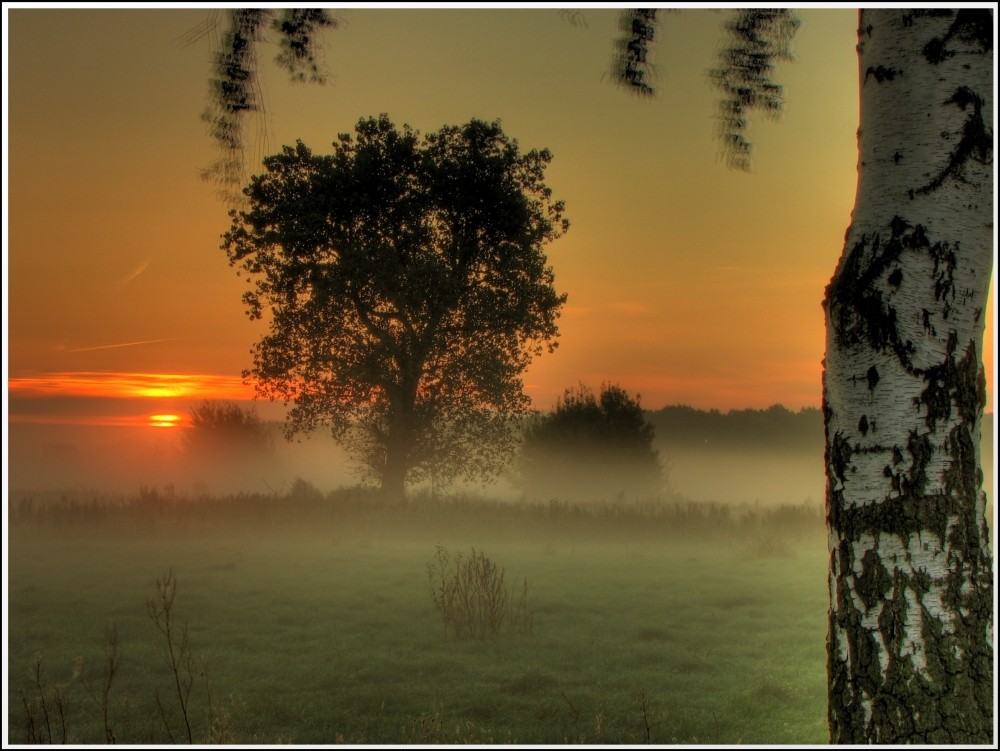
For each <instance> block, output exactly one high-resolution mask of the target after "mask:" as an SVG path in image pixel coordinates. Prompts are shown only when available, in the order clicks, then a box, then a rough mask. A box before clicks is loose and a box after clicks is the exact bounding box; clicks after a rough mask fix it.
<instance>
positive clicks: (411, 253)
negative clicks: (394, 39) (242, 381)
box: [224, 115, 569, 497]
mask: <svg viewBox="0 0 1000 751" xmlns="http://www.w3.org/2000/svg"><path fill="white" fill-rule="evenodd" d="M550 160H551V154H550V153H549V152H548V151H547V150H532V151H529V152H527V153H522V152H521V151H520V149H519V147H518V144H517V141H515V140H512V139H510V138H508V137H507V136H506V135H505V134H504V132H503V130H502V129H501V127H500V123H499V122H494V123H487V122H483V121H480V120H472V121H470V122H468V123H466V124H465V125H461V126H447V127H444V128H442V129H441V130H439V131H438V132H436V133H431V134H427V135H425V136H423V137H421V136H420V134H419V133H418V132H416V131H414V130H411V129H410V128H409V127H407V126H404V127H403V129H402V130H401V131H400V130H398V129H397V128H396V127H395V126H394V125H393V124H392V122H390V120H389V118H388V117H387V116H385V115H383V116H381V117H379V118H368V119H362V120H360V121H359V122H358V125H357V128H356V134H355V135H354V136H352V135H350V134H340V136H339V137H338V141H337V142H336V143H335V144H334V150H333V153H332V154H324V155H318V154H313V152H312V151H311V150H310V149H309V148H308V147H306V146H305V145H304V144H303V143H301V142H299V143H298V144H297V145H296V146H294V147H292V146H286V147H285V148H284V149H283V150H282V152H281V153H280V154H276V155H274V156H270V157H268V158H266V159H265V160H264V168H265V172H264V173H263V174H261V175H258V176H256V177H254V178H253V179H252V180H251V182H250V184H249V186H248V187H247V188H246V190H245V191H244V192H245V196H246V199H247V205H248V208H246V209H245V210H241V211H239V212H237V211H233V212H232V213H231V215H232V217H233V223H232V229H231V230H230V231H229V232H228V233H227V234H226V236H225V244H224V247H225V249H226V251H227V252H228V254H229V258H230V261H231V263H232V264H234V265H238V266H239V267H241V268H242V270H243V271H245V272H246V273H247V275H248V277H249V278H248V281H250V282H251V283H252V285H253V286H252V289H251V290H250V291H249V292H247V293H246V295H245V300H246V302H247V304H248V306H249V313H250V316H251V318H263V317H267V318H269V321H270V333H268V334H267V335H266V336H264V337H263V338H262V339H261V341H260V342H259V343H258V344H257V345H256V348H255V351H254V367H253V368H252V369H250V370H249V371H248V372H247V375H249V376H252V377H253V378H254V379H255V380H256V382H257V384H258V392H259V393H260V394H262V395H264V396H267V397H270V398H280V399H283V400H285V401H286V403H291V404H292V407H291V410H290V412H289V414H288V422H287V432H288V434H289V435H291V434H294V433H296V432H299V431H311V430H314V429H316V428H318V427H321V426H322V427H328V428H330V429H332V431H333V434H334V436H335V437H336V438H338V439H340V440H341V441H342V442H343V443H344V444H345V445H346V446H347V447H348V448H349V449H350V450H351V451H352V452H353V454H354V456H355V458H356V459H357V460H358V461H359V462H360V463H361V465H362V466H363V467H365V468H366V469H367V470H368V471H369V472H370V473H371V474H373V475H374V476H375V477H377V478H379V479H380V481H381V486H382V489H383V490H384V491H385V492H386V493H387V494H389V495H391V496H394V497H398V496H401V495H402V493H403V490H404V483H405V481H406V480H407V479H417V478H419V477H420V476H421V475H422V474H427V473H431V472H433V473H434V477H435V479H449V478H451V477H454V476H457V475H459V474H465V475H469V476H476V477H483V476H488V473H490V472H492V471H496V470H498V469H499V468H500V467H501V465H502V464H503V462H504V460H505V459H506V458H507V456H508V455H509V453H510V451H511V450H512V448H513V442H514V439H515V428H516V424H515V423H516V421H515V418H516V417H518V416H519V415H520V414H522V413H523V412H524V411H525V410H526V409H527V406H528V404H529V399H528V397H527V396H526V395H525V394H524V393H523V388H522V382H521V374H522V373H523V372H524V370H525V368H526V367H527V366H528V364H529V363H530V361H531V359H532V357H533V356H535V355H538V354H541V353H542V352H543V351H544V350H545V349H546V348H548V349H550V350H551V349H552V348H553V347H554V346H555V338H556V336H557V335H558V328H557V326H556V319H557V317H558V314H559V309H560V307H561V306H562V304H563V302H564V301H565V296H564V295H559V294H557V293H556V291H555V289H554V286H553V274H552V270H551V268H550V267H548V266H547V265H546V264H547V261H546V257H545V254H544V252H543V246H544V245H545V244H546V243H548V242H550V241H551V240H554V239H555V238H557V237H559V236H560V235H561V234H562V233H563V232H565V231H566V229H567V228H568V226H569V225H568V222H567V220H566V219H565V218H564V217H563V204H562V203H561V202H559V201H554V200H552V195H551V190H550V189H549V188H548V187H547V186H546V185H545V183H544V177H545V168H546V166H547V165H548V164H549V161H550Z"/></svg>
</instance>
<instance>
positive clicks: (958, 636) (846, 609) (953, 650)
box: [615, 8, 994, 744]
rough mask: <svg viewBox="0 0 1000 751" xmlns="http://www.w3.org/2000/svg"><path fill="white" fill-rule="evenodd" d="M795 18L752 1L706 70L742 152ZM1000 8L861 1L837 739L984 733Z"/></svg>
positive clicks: (641, 25)
mask: <svg viewBox="0 0 1000 751" xmlns="http://www.w3.org/2000/svg"><path fill="white" fill-rule="evenodd" d="M622 18H623V27H624V30H625V32H626V34H625V37H624V40H623V41H622V42H620V43H619V46H618V50H619V53H618V55H617V56H616V58H615V59H616V61H617V63H616V64H617V68H618V71H619V74H618V77H619V80H620V81H621V82H622V83H623V84H624V85H626V86H628V87H629V88H631V89H633V90H635V91H637V92H638V93H640V94H649V93H651V92H652V91H653V87H652V86H651V84H650V83H649V67H648V65H649V63H648V54H649V52H648V44H649V43H650V42H651V41H653V40H654V38H655V35H656V23H657V20H658V19H657V15H656V11H630V12H628V13H625V14H623V16H622ZM794 27H795V23H794V21H792V20H791V19H790V12H789V11H786V10H778V11H768V10H748V11H740V12H738V13H737V14H736V15H735V17H734V19H733V20H732V21H731V22H730V23H729V25H728V28H729V31H730V38H731V42H732V43H731V44H729V45H727V46H724V48H723V51H722V53H721V55H720V59H721V64H720V66H719V68H718V69H716V70H715V71H713V74H712V77H713V79H714V80H715V81H716V83H717V84H718V85H719V86H720V88H721V89H722V91H723V93H724V99H723V104H722V107H721V116H720V134H721V136H722V144H723V149H724V151H725V152H726V154H727V156H729V158H730V164H732V165H733V166H736V167H743V168H745V167H746V166H747V165H748V163H749V162H748V159H749V153H750V149H749V142H748V141H747V139H746V137H745V131H746V127H747V125H748V122H749V120H748V115H749V113H750V112H752V111H754V110H758V111H761V112H764V113H765V114H773V113H775V112H778V111H780V107H781V88H780V86H778V85H777V84H776V83H774V81H773V80H772V78H771V70H772V67H773V63H774V61H776V60H779V59H783V58H787V57H788V49H787V39H788V38H789V36H790V33H791V32H792V31H793V30H794ZM992 50H993V18H992V12H991V11H990V10H988V9H971V8H970V9H961V10H950V9H905V8H891V9H865V10H862V11H860V15H859V27H858V57H859V74H860V75H859V84H860V88H861V122H860V126H859V129H858V150H859V158H858V191H857V195H856V202H855V206H854V212H853V215H852V223H851V226H850V227H849V228H848V231H847V237H846V240H845V247H844V252H843V255H842V256H841V259H840V262H839V264H838V265H837V268H836V271H835V272H834V275H833V278H832V280H831V282H830V284H829V286H828V287H827V290H826V297H825V299H824V301H823V307H824V310H825V312H826V322H827V340H826V358H825V369H824V374H823V413H824V423H825V433H826V473H827V492H826V495H827V497H826V507H827V523H828V527H829V531H830V534H829V540H830V573H829V579H830V582H829V584H830V622H829V636H828V641H827V648H828V676H829V702H828V707H829V709H828V712H829V722H830V737H831V740H832V741H833V742H835V743H903V742H906V743H936V744H944V743H949V744H950V743H989V742H990V741H991V740H993V739H992V732H993V642H992V625H993V624H992V600H993V596H992V594H993V574H992V556H991V552H990V547H989V534H988V528H987V523H986V515H985V509H986V496H985V494H984V492H983V489H982V477H983V476H982V470H981V467H980V458H979V457H980V454H979V439H980V424H981V419H982V412H983V407H984V404H985V398H986V394H985V388H984V383H985V378H984V374H983V363H982V342H983V330H984V326H985V316H984V313H985V311H986V297H987V293H988V288H989V280H990V275H991V271H992V258H993V254H992V250H993V215H994V206H993V153H992V143H993V134H992V131H991V128H990V126H991V122H992V113H993V56H992V54H991V53H992Z"/></svg>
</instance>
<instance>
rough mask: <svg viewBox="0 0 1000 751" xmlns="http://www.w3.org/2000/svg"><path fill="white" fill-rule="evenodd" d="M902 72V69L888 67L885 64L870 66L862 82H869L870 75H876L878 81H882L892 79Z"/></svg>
mask: <svg viewBox="0 0 1000 751" xmlns="http://www.w3.org/2000/svg"><path fill="white" fill-rule="evenodd" d="M902 74H903V73H902V71H899V70H896V69H895V68H886V67H885V66H884V65H875V66H869V67H868V70H866V71H865V80H864V81H863V82H862V85H864V84H866V83H868V77H869V76H874V77H875V82H876V83H882V82H883V81H892V80H893V79H895V78H896V76H900V75H902Z"/></svg>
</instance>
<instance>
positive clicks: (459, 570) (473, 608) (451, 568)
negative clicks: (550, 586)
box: [427, 545, 534, 639]
mask: <svg viewBox="0 0 1000 751" xmlns="http://www.w3.org/2000/svg"><path fill="white" fill-rule="evenodd" d="M427 578H428V580H429V582H430V585H431V597H432V599H433V600H434V606H435V607H436V608H437V609H438V612H440V613H441V618H442V620H443V621H444V627H445V631H446V632H448V633H451V634H453V635H454V636H455V638H456V639H465V638H469V639H486V638H488V637H490V636H493V635H495V634H497V633H499V632H500V631H501V630H505V631H506V632H507V633H512V634H515V633H516V634H530V633H531V632H532V628H533V620H534V618H533V615H532V613H531V610H530V609H529V607H528V580H527V578H525V579H524V580H523V582H522V585H521V587H520V588H519V590H520V592H519V593H515V591H514V589H508V588H507V587H506V586H505V585H504V570H503V569H498V568H497V565H496V564H495V563H494V562H493V561H491V560H490V559H489V558H487V557H486V554H485V553H483V552H481V551H477V550H476V549H475V548H472V552H471V554H470V555H469V557H468V558H466V557H464V556H463V555H462V554H461V553H456V554H455V555H454V557H453V556H452V555H451V554H450V553H449V552H448V550H447V549H446V548H445V547H444V546H443V545H438V546H437V549H436V552H435V554H434V561H433V562H432V563H429V564H427Z"/></svg>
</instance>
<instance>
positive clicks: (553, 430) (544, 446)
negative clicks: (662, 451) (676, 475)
mask: <svg viewBox="0 0 1000 751" xmlns="http://www.w3.org/2000/svg"><path fill="white" fill-rule="evenodd" d="M654 438H655V434H654V428H653V426H652V425H651V424H650V423H649V422H648V421H647V420H646V416H645V414H644V413H643V411H642V407H641V405H640V403H639V397H636V398H635V399H633V398H632V397H630V396H629V395H628V393H627V392H626V391H625V390H624V389H623V388H621V387H620V386H616V385H609V384H605V385H603V386H602V387H601V393H600V395H595V394H594V392H593V391H592V390H590V389H589V388H587V387H586V386H584V385H582V384H581V385H580V386H579V387H578V388H577V389H576V390H573V389H567V390H566V393H565V394H564V395H563V396H562V397H561V398H560V399H559V401H558V402H557V403H556V407H555V409H554V410H553V411H552V412H550V413H549V414H547V415H542V416H540V417H539V418H538V419H536V420H535V421H534V422H533V423H532V424H529V425H528V427H527V428H526V429H525V432H524V440H523V444H522V447H521V479H522V483H523V486H524V489H525V492H526V493H527V494H528V495H530V496H533V497H543V498H573V499H576V500H608V499H613V498H615V497H620V496H630V497H651V496H656V495H658V494H659V492H660V490H661V486H662V482H663V468H662V465H661V463H660V457H659V452H658V451H657V450H656V449H655V448H653V440H654Z"/></svg>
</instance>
